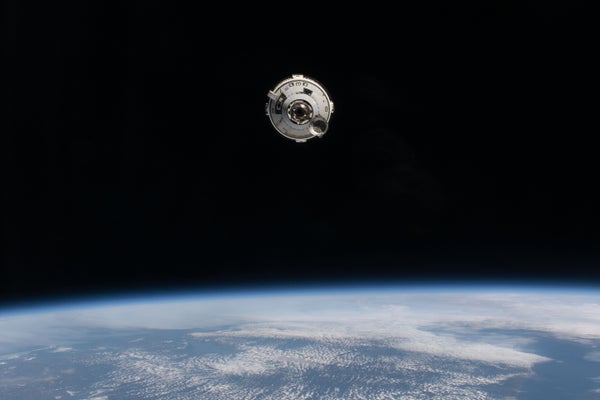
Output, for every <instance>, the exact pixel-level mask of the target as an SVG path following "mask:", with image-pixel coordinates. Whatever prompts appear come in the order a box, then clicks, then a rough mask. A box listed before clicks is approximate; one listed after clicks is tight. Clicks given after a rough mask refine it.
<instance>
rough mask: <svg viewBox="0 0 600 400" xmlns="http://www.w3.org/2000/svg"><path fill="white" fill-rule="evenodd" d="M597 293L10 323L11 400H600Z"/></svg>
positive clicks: (409, 294) (154, 311)
mask: <svg viewBox="0 0 600 400" xmlns="http://www.w3.org/2000/svg"><path fill="white" fill-rule="evenodd" d="M599 345H600V292H598V290H595V289H590V288H582V287H572V288H561V287H544V288H540V287H514V286H513V287H500V286H494V287H491V286H486V287H483V286H460V287H459V286H456V287H440V286H435V287H434V286H420V287H415V286H387V287H374V286H363V287H352V288H349V287H345V288H334V287H320V288H304V289H301V288H294V289H289V288H288V289H285V290H281V289H280V290H275V289H273V290H255V291H248V290H245V291H234V290H229V291H222V292H217V291H214V292H211V293H206V292H204V293H191V292H187V293H181V294H177V295H173V294H170V295H164V294H163V295H156V294H154V295H150V294H148V295H146V296H140V295H137V296H135V297H134V296H129V297H120V298H112V299H109V298H107V297H104V298H96V299H90V298H88V299H85V300H82V299H78V300H75V299H73V300H72V301H68V302H64V303H62V304H59V303H56V304H52V305H45V306H43V307H41V306H36V307H33V306H30V307H27V308H25V307H20V308H4V309H3V310H1V311H0V398H2V399H3V400H26V399H35V400H42V399H51V400H57V399H61V400H67V399H69V400H70V399H73V400H84V399H86V400H113V399H127V400H132V399H144V400H149V399H157V400H158V399H161V400H166V399H178V400H188V399H189V400H191V399H202V400H212V399H227V400H232V399H235V400H244V399H277V400H281V399H303V400H308V399H344V400H351V399H357V400H358V399H380V400H383V399H390V400H391V399H396V400H413V399H415V400H416V399H440V400H441V399H444V400H452V399H457V400H458V399H460V400H469V399H501V400H515V399H527V400H534V399H535V400H537V399H545V400H548V399H579V400H585V399H600V347H599Z"/></svg>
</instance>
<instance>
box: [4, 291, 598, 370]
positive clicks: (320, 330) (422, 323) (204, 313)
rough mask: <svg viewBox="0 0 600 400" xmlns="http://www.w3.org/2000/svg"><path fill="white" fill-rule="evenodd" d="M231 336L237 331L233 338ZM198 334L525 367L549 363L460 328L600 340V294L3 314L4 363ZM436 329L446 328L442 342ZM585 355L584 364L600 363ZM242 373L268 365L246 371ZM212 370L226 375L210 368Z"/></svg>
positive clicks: (354, 298)
mask: <svg viewBox="0 0 600 400" xmlns="http://www.w3.org/2000/svg"><path fill="white" fill-rule="evenodd" d="M230 327H234V328H235V330H233V329H230ZM82 328H84V329H96V328H112V329H137V328H148V329H198V330H199V332H198V333H197V334H196V335H195V336H196V337H201V336H202V335H211V336H214V335H222V336H227V335H232V336H233V335H237V336H242V335H246V336H269V337H287V338H290V337H298V338H308V339H312V340H333V341H335V340H356V341H360V340H365V339H369V340H373V339H375V340H380V341H382V343H386V345H389V346H392V347H395V348H398V349H401V350H406V351H414V352H423V353H427V354H431V355H433V356H445V357H454V358H463V359H470V360H478V361H484V362H490V363H503V364H509V365H513V366H520V367H530V366H531V365H533V364H534V363H537V362H542V361H546V360H547V358H545V357H543V356H541V355H536V354H531V353H529V352H527V351H525V350H524V347H526V345H528V344H529V342H528V340H530V339H527V338H524V337H519V336H518V335H515V336H510V337H507V336H502V335H498V336H496V337H493V336H483V337H482V338H481V339H478V340H477V341H473V340H467V339H460V337H461V336H460V329H464V330H465V331H466V332H473V331H474V330H477V329H484V328H501V329H511V330H512V329H515V330H521V329H523V330H535V331H541V332H547V333H549V334H553V335H556V336H557V337H560V338H564V339H569V340H577V341H589V340H595V339H600V295H599V294H597V293H584V292H570V293H569V292H565V291H561V292H559V291H554V292H553V291H550V290H546V291H540V290H538V291H527V290H520V291H517V290H515V291H512V292H511V291H509V290H500V289H498V290H487V291H485V290H467V289H465V290H463V291H461V290H457V289H454V290H446V291H443V290H441V289H440V290H431V289H428V290H423V291H421V292H419V291H417V290H411V291H403V289H402V288H399V289H397V290H393V289H386V290H375V289H374V290H371V291H367V290H360V291H350V290H347V291H334V292H331V293H327V292H325V291H323V292H307V293H303V292H295V293H288V294H286V293H262V294H248V295H236V296H225V295H224V296H222V297H217V296H212V297H206V298H201V297H197V298H191V297H188V298H179V299H173V298H170V299H169V298H167V299H154V300H152V301H148V300H143V299H142V300H139V301H130V300H129V301H127V302H125V301H123V302H122V303H113V304H111V305H107V304H102V303H98V304H88V305H81V307H78V308H75V307H74V308H71V309H48V310H45V311H35V310H33V311H30V312H28V313H20V314H18V313H12V314H6V315H2V314H0V359H1V358H2V357H1V355H2V354H4V357H7V356H8V353H10V352H16V351H18V350H19V348H21V347H25V346H63V347H57V348H58V349H63V348H65V349H66V348H67V347H68V346H69V345H71V344H72V341H73V339H77V338H78V337H79V336H78V335H80V334H81V329H82ZM435 328H447V330H446V333H439V332H440V331H439V330H436V329H435ZM596 358H597V355H596V354H595V353H590V355H588V359H590V360H592V361H596ZM239 361H240V362H239V363H237V364H236V366H235V368H241V369H244V370H247V371H254V370H261V369H262V368H267V367H266V366H261V365H254V364H244V362H243V361H242V360H239ZM215 368H230V367H229V366H227V365H221V366H219V365H215Z"/></svg>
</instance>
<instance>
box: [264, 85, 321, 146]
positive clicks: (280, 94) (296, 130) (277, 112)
mask: <svg viewBox="0 0 600 400" xmlns="http://www.w3.org/2000/svg"><path fill="white" fill-rule="evenodd" d="M267 96H268V98H269V101H268V102H267V104H266V106H265V110H266V114H267V116H268V117H269V120H270V121H271V124H272V125H273V127H274V128H275V130H276V131H277V132H279V133H280V134H281V135H283V136H285V137H287V138H288V139H292V140H295V141H296V142H300V143H301V142H306V141H307V140H308V139H312V138H313V137H322V136H323V135H324V134H325V133H326V132H327V131H328V129H329V120H330V118H331V115H332V114H333V102H332V101H331V99H330V97H329V94H328V93H327V91H326V90H325V88H324V87H323V85H321V84H320V83H319V82H317V81H316V80H314V79H312V78H309V77H306V76H304V75H292V77H291V78H288V79H285V80H283V81H281V82H279V83H278V84H277V85H276V86H275V88H274V89H273V90H270V91H269V92H268V94H267Z"/></svg>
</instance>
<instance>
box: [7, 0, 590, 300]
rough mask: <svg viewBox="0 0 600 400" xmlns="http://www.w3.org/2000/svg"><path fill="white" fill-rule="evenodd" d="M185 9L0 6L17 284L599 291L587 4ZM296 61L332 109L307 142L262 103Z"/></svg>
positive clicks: (35, 288)
mask: <svg viewBox="0 0 600 400" xmlns="http://www.w3.org/2000/svg"><path fill="white" fill-rule="evenodd" d="M483 3H486V2H483ZM191 4H192V3H191V2H190V3H186V4H176V3H175V2H156V1H144V2H137V3H136V2H131V3H126V5H121V6H119V7H113V6H110V5H109V4H108V3H103V2H94V3H90V4H88V3H86V2H77V3H76V4H72V5H69V6H66V5H56V4H54V3H43V4H41V5H38V6H37V7H35V8H34V7H32V8H28V7H26V6H25V5H24V4H23V3H22V2H18V1H14V0H12V1H8V2H6V3H5V5H4V6H3V8H4V10H3V11H4V12H3V22H4V23H3V36H4V38H5V40H4V43H5V46H4V49H5V51H4V55H5V59H6V60H7V63H6V65H7V66H8V72H5V73H4V75H3V77H4V80H3V81H4V82H5V83H6V85H3V86H5V89H3V91H4V92H5V93H8V95H9V104H8V106H7V107H5V108H4V112H5V114H4V115H5V117H4V118H3V119H4V120H5V122H9V123H10V125H9V128H8V129H7V130H5V131H4V132H3V133H2V135H1V136H2V144H1V154H0V156H1V157H2V170H3V172H4V174H3V175H4V177H3V180H2V198H3V206H2V215H1V217H2V218H1V220H2V222H1V224H2V244H1V263H2V265H1V269H0V298H1V300H2V301H11V300H15V299H28V298H36V297H40V296H41V297H46V296H47V297H52V296H64V295H70V294H78V293H91V292H97V291H100V292H102V291H112V290H123V291H127V290H138V289H145V288H154V289H168V288H174V287H183V286H185V287H188V286H198V287H211V286H214V285H237V284H249V285H252V284H263V283H265V284H274V285H277V284H282V283H285V282H287V283H290V282H299V283H303V282H332V283H337V282H362V281H374V280H375V281H384V282H387V281H398V282H406V281H408V282H413V281H441V282H445V281H473V280H484V281H497V280H503V281H514V282H523V281H527V282H532V283H536V282H555V283H562V282H574V283H594V284H600V268H598V264H599V261H600V248H599V247H598V240H599V239H600V235H599V229H598V211H597V204H598V203H597V199H598V198H597V197H596V195H595V194H596V193H595V192H596V191H597V183H598V178H597V166H596V160H597V152H598V150H597V146H596V145H595V139H594V137H595V136H596V135H597V132H598V130H597V122H596V121H595V115H596V114H597V108H596V107H595V106H592V105H596V104H597V101H596V100H595V98H596V97H597V92H596V91H595V90H594V89H593V88H592V77H595V76H596V75H597V70H596V69H594V67H593V66H592V63H591V60H592V59H594V58H595V54H594V53H595V52H596V50H595V48H596V47H597V45H593V44H591V42H592V40H591V37H592V36H593V35H592V33H591V32H592V26H593V24H595V23H596V22H595V21H594V19H593V18H592V16H591V13H589V12H588V10H586V9H585V8H584V6H583V5H584V3H583V2H580V1H569V2H566V1H565V2H558V1H554V2H552V1H551V2H547V1H544V2H542V1H530V2H519V3H518V5H513V4H511V3H507V2H497V3H492V2H489V3H486V4H482V3H481V2H479V3H477V5H475V4H473V5H469V6H466V5H464V6H462V7H461V8H458V7H455V6H454V5H453V6H450V5H447V6H444V7H442V6H436V5H433V4H432V3H429V4H428V5H427V6H422V7H420V8H419V9H414V8H413V9H408V8H406V7H404V8H399V7H398V5H397V4H394V5H389V6H385V5H382V4H378V3H375V2H368V4H367V3H364V4H362V3H361V4H358V5H356V6H351V5H350V4H351V3H346V4H345V5H342V4H340V5H339V6H336V7H333V6H327V7H329V8H326V6H325V5H324V3H319V2H314V3H277V4H276V5H274V6H272V7H271V6H270V5H268V4H267V3H260V5H257V4H258V3H257V4H254V3H244V5H236V4H234V3H222V4H221V3H219V4H216V3H215V4H211V7H204V6H200V5H199V4H198V5H196V6H192V5H191ZM307 4H309V5H307ZM296 73H301V74H305V75H307V76H310V77H313V78H315V79H317V80H319V81H320V82H322V83H323V85H324V86H325V87H326V88H327V89H328V91H329V92H330V94H331V96H332V99H333V101H334V102H335V106H336V112H335V114H334V115H333V117H332V120H331V129H330V131H329V132H328V133H327V134H326V135H325V136H324V137H323V138H322V139H313V140H310V141H309V142H307V143H304V144H297V143H294V142H292V141H290V140H288V139H286V138H284V137H283V136H281V135H279V134H278V133H277V132H275V130H273V128H272V127H271V125H270V123H269V121H268V119H267V117H266V116H265V115H264V104H265V102H266V101H267V97H266V93H267V91H268V90H269V89H271V88H273V87H274V85H275V84H276V83H277V82H279V81H280V80H282V79H284V78H287V77H288V76H290V75H291V74H296Z"/></svg>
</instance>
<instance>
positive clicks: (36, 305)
mask: <svg viewBox="0 0 600 400" xmlns="http://www.w3.org/2000/svg"><path fill="white" fill-rule="evenodd" d="M398 293H402V294H436V295H439V294H452V293H469V294H482V293H497V294H500V293H507V294H508V293H511V294H528V295H532V294H546V295H547V294H552V295H571V296H572V295H597V294H599V293H600V285H592V284H568V285H557V284H552V283H539V284H532V283H492V282H473V281H468V282H450V283H443V282H435V283H423V282H420V283H414V282H396V283H389V282H366V283H364V284H359V283H351V284H348V283H342V284H337V285H332V284H329V283H328V284H294V283H288V284H277V285H262V286H260V285H254V286H243V287H239V286H226V285H223V286H217V287H214V288H211V289H207V288H206V287H202V288H199V289H194V288H189V287H184V288H181V289H169V290H148V291H143V290H135V291H130V292H126V291H119V292H107V293H97V294H95V295H87V296H74V297H67V298H60V299H46V300H44V301H40V300H36V301H31V302H25V303H21V304H18V305H12V306H11V305H10V304H8V305H5V306H3V307H2V306H0V316H5V317H6V316H15V315H19V316H22V315H24V314H29V313H33V314H38V313H41V312H49V311H53V312H55V311H71V310H76V309H94V308H105V307H111V306H122V305H132V304H144V305H152V304H159V303H160V304H164V303H172V302H180V301H206V300H218V299H228V300H233V299H243V298H254V299H260V298H269V297H272V296H290V297H291V296H306V297H310V296H316V295H328V296H335V295H340V296H343V295H375V294H376V295H393V294H398Z"/></svg>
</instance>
